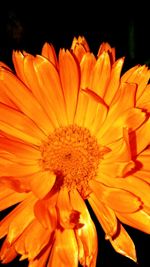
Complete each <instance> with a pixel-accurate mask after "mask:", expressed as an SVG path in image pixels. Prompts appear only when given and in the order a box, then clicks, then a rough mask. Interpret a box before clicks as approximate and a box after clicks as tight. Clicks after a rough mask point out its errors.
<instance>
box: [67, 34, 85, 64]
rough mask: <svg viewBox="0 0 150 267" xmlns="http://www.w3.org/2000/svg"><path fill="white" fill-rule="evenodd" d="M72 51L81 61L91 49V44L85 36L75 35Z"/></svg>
mask: <svg viewBox="0 0 150 267" xmlns="http://www.w3.org/2000/svg"><path fill="white" fill-rule="evenodd" d="M71 51H72V52H73V53H74V55H75V56H76V58H77V59H78V61H79V62H80V61H81V60H82V58H83V56H84V55H85V54H86V53H87V52H89V51H90V48H89V45H88V43H87V41H86V39H85V38H84V37H83V36H79V37H78V38H76V37H74V38H73V41H72V45H71Z"/></svg>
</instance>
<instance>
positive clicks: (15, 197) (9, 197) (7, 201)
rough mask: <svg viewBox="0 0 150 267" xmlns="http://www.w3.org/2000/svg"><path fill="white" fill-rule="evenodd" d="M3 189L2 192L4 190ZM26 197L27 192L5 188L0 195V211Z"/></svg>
mask: <svg viewBox="0 0 150 267" xmlns="http://www.w3.org/2000/svg"><path fill="white" fill-rule="evenodd" d="M1 188H2V187H1ZM5 191H6V190H5ZM5 191H4V192H5ZM27 197H28V194H27V193H17V192H14V191H13V190H11V189H7V192H6V193H5V194H4V193H3V197H1V198H0V199H1V201H0V211H2V210H5V209H7V208H8V207H11V206H13V205H14V204H17V203H19V202H21V201H23V200H24V199H26V198H27Z"/></svg>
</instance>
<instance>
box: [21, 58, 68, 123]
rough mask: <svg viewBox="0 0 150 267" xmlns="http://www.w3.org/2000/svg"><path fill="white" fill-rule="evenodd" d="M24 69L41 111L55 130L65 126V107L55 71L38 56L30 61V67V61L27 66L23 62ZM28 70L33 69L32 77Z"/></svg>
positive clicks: (26, 63) (47, 62) (46, 61)
mask: <svg viewBox="0 0 150 267" xmlns="http://www.w3.org/2000/svg"><path fill="white" fill-rule="evenodd" d="M26 60H27V58H26ZM32 64H33V66H32ZM24 68H25V73H26V76H27V79H28V81H29V83H30V87H31V89H32V91H33V93H34V95H35V97H36V95H37V100H38V101H39V103H41V105H42V107H43V109H44V110H45V112H46V113H47V114H48V117H49V119H50V120H51V121H52V123H53V124H54V125H55V128H56V126H58V125H59V126H62V125H66V123H67V118H66V106H65V102H64V95H63V91H62V86H61V82H60V77H59V74H58V71H57V69H56V68H55V67H54V65H53V64H52V63H51V62H49V61H48V60H47V59H46V58H44V57H42V56H39V55H37V56H36V57H35V58H34V59H33V60H32V61H31V67H30V60H29V64H28V62H25V66H24ZM29 68H30V69H31V70H32V68H33V71H32V76H31V75H30V76H29V75H28V71H29ZM43 72H44V76H43ZM33 78H34V82H33ZM33 84H34V86H33ZM35 84H36V85H37V88H34V87H35ZM57 107H59V108H57ZM60 110H61V112H60ZM56 121H57V123H56Z"/></svg>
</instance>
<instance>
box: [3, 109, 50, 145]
mask: <svg viewBox="0 0 150 267" xmlns="http://www.w3.org/2000/svg"><path fill="white" fill-rule="evenodd" d="M0 130H2V131H4V132H5V133H6V134H9V135H11V136H14V137H16V138H18V139H20V140H23V141H25V142H29V143H31V144H33V145H40V144H41V139H45V135H44V134H43V133H42V132H41V131H40V129H38V128H37V127H36V125H35V124H34V123H33V121H32V120H30V119H29V118H28V117H27V116H25V115H24V114H23V113H21V112H19V111H16V110H14V109H12V108H9V107H8V106H6V105H3V104H0ZM18 141H19V140H18Z"/></svg>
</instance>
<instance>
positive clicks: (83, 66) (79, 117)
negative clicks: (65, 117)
mask: <svg viewBox="0 0 150 267" xmlns="http://www.w3.org/2000/svg"><path fill="white" fill-rule="evenodd" d="M95 62H96V59H95V57H94V55H93V54H91V53H87V54H85V55H84V56H83V58H82V61H81V63H80V70H81V82H80V91H79V96H78V103H77V110H76V114H75V119H74V122H75V123H77V124H78V125H80V126H83V124H84V120H85V115H86V114H87V108H88V101H89V97H88V96H87V95H86V94H85V93H83V91H82V89H86V88H90V86H91V85H90V84H91V77H92V71H93V68H94V65H95Z"/></svg>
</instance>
